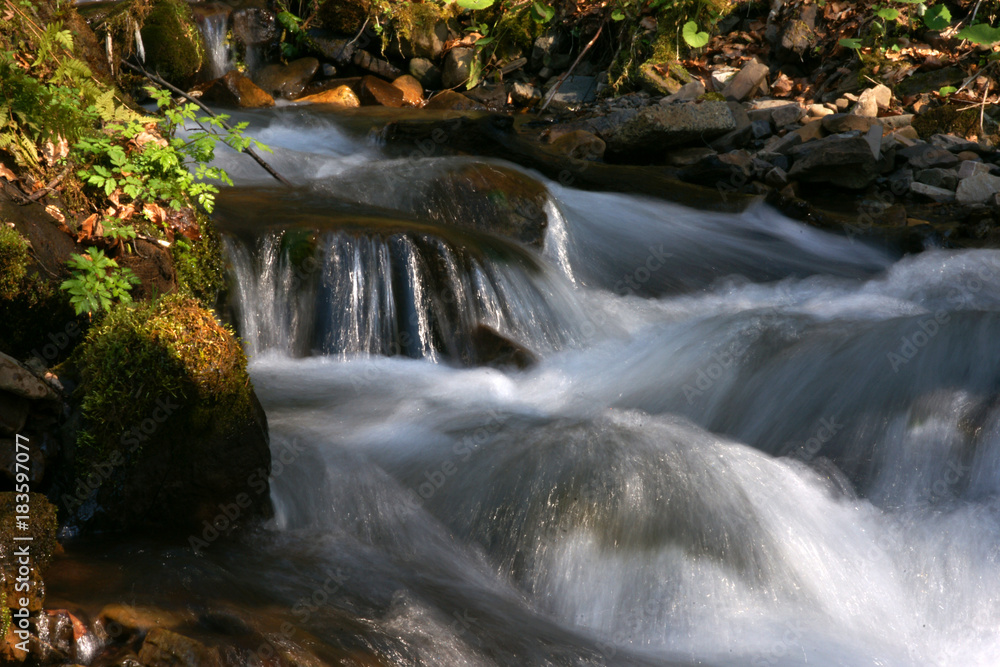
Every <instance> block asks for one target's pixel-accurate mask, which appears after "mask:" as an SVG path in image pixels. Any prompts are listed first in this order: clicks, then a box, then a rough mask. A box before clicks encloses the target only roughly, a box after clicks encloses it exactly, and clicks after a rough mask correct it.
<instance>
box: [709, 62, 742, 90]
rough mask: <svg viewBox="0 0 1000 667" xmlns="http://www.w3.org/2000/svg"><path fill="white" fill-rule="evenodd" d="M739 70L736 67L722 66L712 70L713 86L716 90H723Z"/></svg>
mask: <svg viewBox="0 0 1000 667" xmlns="http://www.w3.org/2000/svg"><path fill="white" fill-rule="evenodd" d="M737 72H738V70H737V69H736V68H734V67H720V68H718V69H714V70H712V74H711V78H712V87H713V88H714V89H715V90H722V89H723V88H725V87H726V84H728V83H729V82H730V81H732V79H733V77H734V76H736V73H737Z"/></svg>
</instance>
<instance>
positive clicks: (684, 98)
mask: <svg viewBox="0 0 1000 667" xmlns="http://www.w3.org/2000/svg"><path fill="white" fill-rule="evenodd" d="M704 94H705V84H703V83H702V82H701V81H691V82H690V83H685V84H684V85H683V86H681V87H680V90H678V91H677V92H676V93H674V94H672V95H667V96H666V97H664V98H663V99H661V100H660V104H673V103H674V102H691V101H693V100H696V99H698V98H699V97H701V96H702V95H704Z"/></svg>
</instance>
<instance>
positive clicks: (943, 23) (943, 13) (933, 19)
mask: <svg viewBox="0 0 1000 667" xmlns="http://www.w3.org/2000/svg"><path fill="white" fill-rule="evenodd" d="M924 25H925V26H927V28H928V29H929V30H944V29H945V28H947V27H948V26H949V25H951V12H950V11H948V7H947V6H945V5H934V6H933V7H930V8H929V9H928V10H927V11H926V12H924Z"/></svg>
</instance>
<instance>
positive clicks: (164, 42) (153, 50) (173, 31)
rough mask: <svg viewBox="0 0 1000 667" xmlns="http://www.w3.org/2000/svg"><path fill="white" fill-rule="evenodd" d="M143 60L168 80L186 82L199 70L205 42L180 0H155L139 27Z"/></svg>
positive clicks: (203, 57)
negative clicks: (143, 53)
mask: <svg viewBox="0 0 1000 667" xmlns="http://www.w3.org/2000/svg"><path fill="white" fill-rule="evenodd" d="M142 41H143V44H144V46H145V49H146V62H147V63H148V64H149V66H150V67H151V68H152V69H153V70H156V71H158V72H159V73H160V74H161V75H163V76H165V77H166V78H167V79H169V80H170V81H174V82H177V83H186V82H188V81H189V80H190V79H191V78H192V77H194V75H195V74H197V73H198V71H199V70H200V69H201V67H202V64H203V63H204V60H205V44H204V42H203V40H202V37H201V32H200V31H199V30H198V26H197V25H196V24H195V22H194V16H193V14H192V13H191V8H190V7H189V6H188V4H187V3H186V2H183V1H182V0H156V2H154V3H153V7H152V9H151V11H150V12H149V16H147V17H146V22H145V24H144V25H143V26H142Z"/></svg>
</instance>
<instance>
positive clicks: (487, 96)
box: [465, 81, 507, 109]
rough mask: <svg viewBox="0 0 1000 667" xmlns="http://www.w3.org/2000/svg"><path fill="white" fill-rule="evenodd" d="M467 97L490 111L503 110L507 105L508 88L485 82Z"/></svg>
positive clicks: (468, 93)
mask: <svg viewBox="0 0 1000 667" xmlns="http://www.w3.org/2000/svg"><path fill="white" fill-rule="evenodd" d="M465 96H466V97H468V98H469V99H471V100H474V101H476V102H479V103H480V104H482V105H483V106H485V107H487V108H490V109H502V108H503V107H505V106H506V105H507V88H506V87H505V86H504V85H503V84H502V83H493V82H487V81H484V82H482V83H480V84H479V85H478V86H476V87H475V88H473V89H472V90H469V91H466V92H465Z"/></svg>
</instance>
